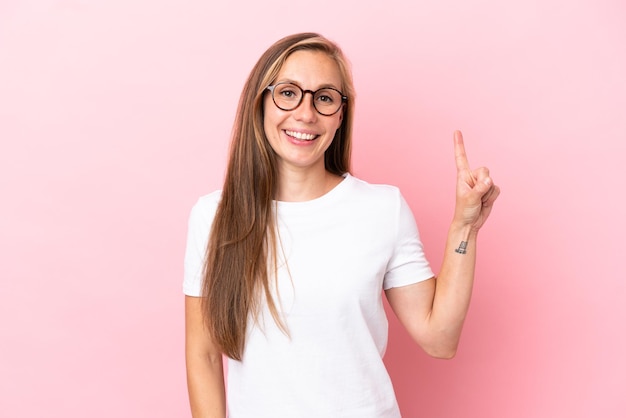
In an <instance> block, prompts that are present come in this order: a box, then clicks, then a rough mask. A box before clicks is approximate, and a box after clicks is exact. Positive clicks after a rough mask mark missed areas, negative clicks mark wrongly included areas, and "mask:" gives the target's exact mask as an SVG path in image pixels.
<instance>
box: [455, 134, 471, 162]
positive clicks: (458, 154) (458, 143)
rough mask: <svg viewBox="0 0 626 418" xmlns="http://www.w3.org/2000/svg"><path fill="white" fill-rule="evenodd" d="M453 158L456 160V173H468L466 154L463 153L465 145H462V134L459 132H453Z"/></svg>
mask: <svg viewBox="0 0 626 418" xmlns="http://www.w3.org/2000/svg"><path fill="white" fill-rule="evenodd" d="M454 156H455V159H456V169H457V171H464V170H467V171H470V166H469V162H468V161H467V154H466V153H465V145H463V134H462V133H461V131H454Z"/></svg>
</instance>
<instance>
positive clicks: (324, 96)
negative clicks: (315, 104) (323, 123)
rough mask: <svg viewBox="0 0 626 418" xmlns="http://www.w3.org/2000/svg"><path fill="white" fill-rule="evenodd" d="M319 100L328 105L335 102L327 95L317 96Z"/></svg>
mask: <svg viewBox="0 0 626 418" xmlns="http://www.w3.org/2000/svg"><path fill="white" fill-rule="evenodd" d="M317 100H318V101H320V102H322V103H326V104H328V103H332V102H333V98H332V97H331V96H329V95H327V94H320V95H319V96H317Z"/></svg>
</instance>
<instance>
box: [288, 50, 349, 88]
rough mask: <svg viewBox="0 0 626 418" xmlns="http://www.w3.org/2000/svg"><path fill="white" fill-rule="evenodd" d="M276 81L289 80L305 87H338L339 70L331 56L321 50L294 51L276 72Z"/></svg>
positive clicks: (340, 82)
mask: <svg viewBox="0 0 626 418" xmlns="http://www.w3.org/2000/svg"><path fill="white" fill-rule="evenodd" d="M276 81H277V82H283V81H289V82H293V83H295V84H298V85H299V86H300V87H302V88H305V89H318V88H320V87H325V86H327V87H334V88H340V87H341V85H342V84H343V83H342V81H343V80H342V77H341V71H339V66H338V65H337V63H336V62H335V60H334V59H333V58H331V57H330V56H329V55H328V54H326V53H325V52H321V51H308V50H304V51H296V52H294V53H292V54H291V55H289V57H287V59H286V60H285V63H284V64H283V66H282V67H281V69H280V71H279V72H278V76H277V80H276Z"/></svg>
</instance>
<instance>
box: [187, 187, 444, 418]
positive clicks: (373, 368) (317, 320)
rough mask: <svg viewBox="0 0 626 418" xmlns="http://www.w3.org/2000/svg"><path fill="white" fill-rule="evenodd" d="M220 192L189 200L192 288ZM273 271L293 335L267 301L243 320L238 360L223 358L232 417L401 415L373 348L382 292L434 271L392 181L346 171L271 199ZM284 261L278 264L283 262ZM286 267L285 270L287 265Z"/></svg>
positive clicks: (379, 346)
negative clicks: (305, 196) (300, 194)
mask: <svg viewBox="0 0 626 418" xmlns="http://www.w3.org/2000/svg"><path fill="white" fill-rule="evenodd" d="M219 199H220V192H214V193H212V194H209V195H207V196H204V197H201V198H200V199H199V200H198V202H197V203H196V205H195V206H194V208H193V209H192V212H191V216H190V220H189V236H188V242H187V252H186V255H185V278H184V285H183V291H184V293H185V294H187V295H190V296H199V295H200V294H201V284H202V274H201V273H202V268H203V263H204V257H205V249H206V244H207V238H208V234H209V229H210V226H211V223H212V219H213V216H214V214H215V210H216V208H217V205H218V203H219ZM277 220H278V227H279V233H280V240H281V242H282V248H283V252H282V254H279V271H278V279H277V289H278V292H277V294H278V296H277V300H278V303H279V306H278V309H279V310H280V313H281V315H282V316H283V320H284V321H285V324H286V325H287V328H288V330H289V333H290V335H289V336H287V335H285V334H284V333H283V332H281V331H280V329H279V328H278V327H277V326H276V324H275V323H274V320H273V318H272V316H271V314H270V313H269V311H268V310H267V309H265V310H264V311H263V313H262V315H261V319H260V321H259V323H254V322H253V321H252V320H250V321H249V323H248V331H247V338H246V347H245V350H244V354H243V360H242V361H241V362H240V361H235V360H232V359H229V360H228V385H227V399H228V402H227V403H228V412H229V417H230V418H283V417H284V418H325V417H329V418H398V417H400V412H399V409H398V405H397V402H396V399H395V394H394V391H393V387H392V384H391V380H390V378H389V375H388V373H387V371H386V369H385V366H384V364H383V361H382V357H383V355H384V352H385V348H386V346H387V331H388V325H387V318H386V316H385V311H384V309H383V302H382V290H383V289H389V288H392V287H399V286H405V285H409V284H412V283H416V282H419V281H422V280H426V279H429V278H431V277H433V276H434V275H433V272H432V270H431V269H430V267H429V264H428V262H427V260H426V258H425V255H424V251H423V248H422V243H421V242H420V239H419V234H418V230H417V227H416V225H415V221H414V218H413V215H412V213H411V210H410V208H409V207H408V205H407V203H406V202H405V200H404V198H403V197H402V195H401V194H400V192H399V190H398V189H397V188H396V187H393V186H387V185H372V184H368V183H366V182H364V181H362V180H359V179H357V178H355V177H353V176H351V175H349V174H347V175H346V176H345V179H344V180H343V181H342V182H341V183H340V184H339V185H337V186H336V187H335V188H334V189H333V190H331V191H330V192H329V193H327V194H325V195H324V196H322V197H320V198H318V199H314V200H311V201H308V202H277ZM285 261H286V263H285ZM287 267H288V268H287Z"/></svg>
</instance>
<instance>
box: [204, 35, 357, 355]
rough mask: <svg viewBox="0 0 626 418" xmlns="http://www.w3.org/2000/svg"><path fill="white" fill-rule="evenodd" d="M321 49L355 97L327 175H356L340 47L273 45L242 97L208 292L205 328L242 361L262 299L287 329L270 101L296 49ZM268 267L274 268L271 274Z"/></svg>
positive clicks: (310, 38)
mask: <svg viewBox="0 0 626 418" xmlns="http://www.w3.org/2000/svg"><path fill="white" fill-rule="evenodd" d="M300 50H313V51H321V52H324V53H326V54H328V56H329V57H330V58H332V59H333V60H334V61H335V62H336V63H337V66H338V68H339V72H340V74H341V78H342V86H341V91H342V92H343V94H344V95H345V96H347V97H348V100H347V102H346V103H345V104H344V108H343V110H342V111H343V120H342V124H341V126H340V127H339V129H337V132H336V133H335V137H334V139H333V141H332V143H331V145H330V146H329V148H328V149H327V150H326V153H325V155H324V162H325V167H326V170H327V171H329V172H331V173H333V174H337V175H342V174H345V173H347V172H349V171H350V152H351V144H352V120H353V110H354V86H353V83H352V75H351V73H350V69H349V65H348V62H347V60H346V58H345V57H344V55H343V53H342V51H341V49H340V48H339V47H338V46H337V45H336V44H335V43H333V42H331V41H329V40H328V39H326V38H324V37H322V36H320V35H318V34H316V33H301V34H296V35H291V36H287V37H285V38H283V39H281V40H279V41H278V42H276V43H275V44H274V45H272V46H271V47H270V48H269V49H268V50H267V51H265V53H264V54H263V55H262V56H261V58H260V59H259V61H258V62H257V63H256V65H255V66H254V68H253V69H252V71H251V73H250V75H249V77H248V79H247V81H246V83H245V85H244V88H243V91H242V93H241V97H240V99H239V106H238V109H237V115H236V118H235V123H234V127H233V134H232V140H231V145H230V154H229V160H228V167H227V171H226V177H225V180H224V187H223V189H222V196H221V201H220V204H219V206H218V208H217V212H216V214H215V218H214V221H213V225H212V229H211V233H210V236H209V242H208V247H207V257H206V264H205V269H204V281H203V288H202V296H203V297H204V299H203V311H204V317H205V322H206V325H207V327H208V330H209V332H210V334H211V336H212V338H213V341H214V342H215V343H216V344H217V345H218V346H219V347H220V349H221V351H222V352H223V353H224V354H226V355H227V356H228V357H230V358H233V359H236V360H241V359H242V356H243V351H244V346H245V336H246V328H247V324H248V318H249V317H250V314H252V316H253V317H255V316H256V313H258V309H259V303H260V298H261V297H262V296H264V297H265V299H266V300H267V304H268V308H269V310H270V312H271V314H272V317H273V318H274V320H275V321H276V323H277V324H278V326H279V327H280V328H281V329H282V330H283V331H285V332H286V331H287V330H286V328H285V326H284V324H283V322H282V321H281V319H280V317H279V314H278V309H277V307H276V303H275V301H274V298H273V297H272V292H271V286H270V284H271V283H270V276H271V274H270V273H269V272H270V271H273V272H274V273H275V271H276V249H277V248H278V237H277V233H276V230H275V225H276V219H275V212H274V198H275V194H276V185H277V176H278V173H277V165H276V156H275V153H274V151H273V150H272V148H271V147H270V145H269V142H268V140H267V137H266V135H265V132H264V129H263V115H264V109H263V98H264V95H265V94H267V93H266V88H267V86H269V85H271V84H272V83H273V82H274V81H275V80H276V78H277V76H278V73H279V72H280V69H281V68H282V66H283V64H284V63H285V61H286V59H287V58H288V57H289V56H290V55H291V54H292V53H293V52H295V51H300ZM269 267H273V269H270V268H269Z"/></svg>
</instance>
